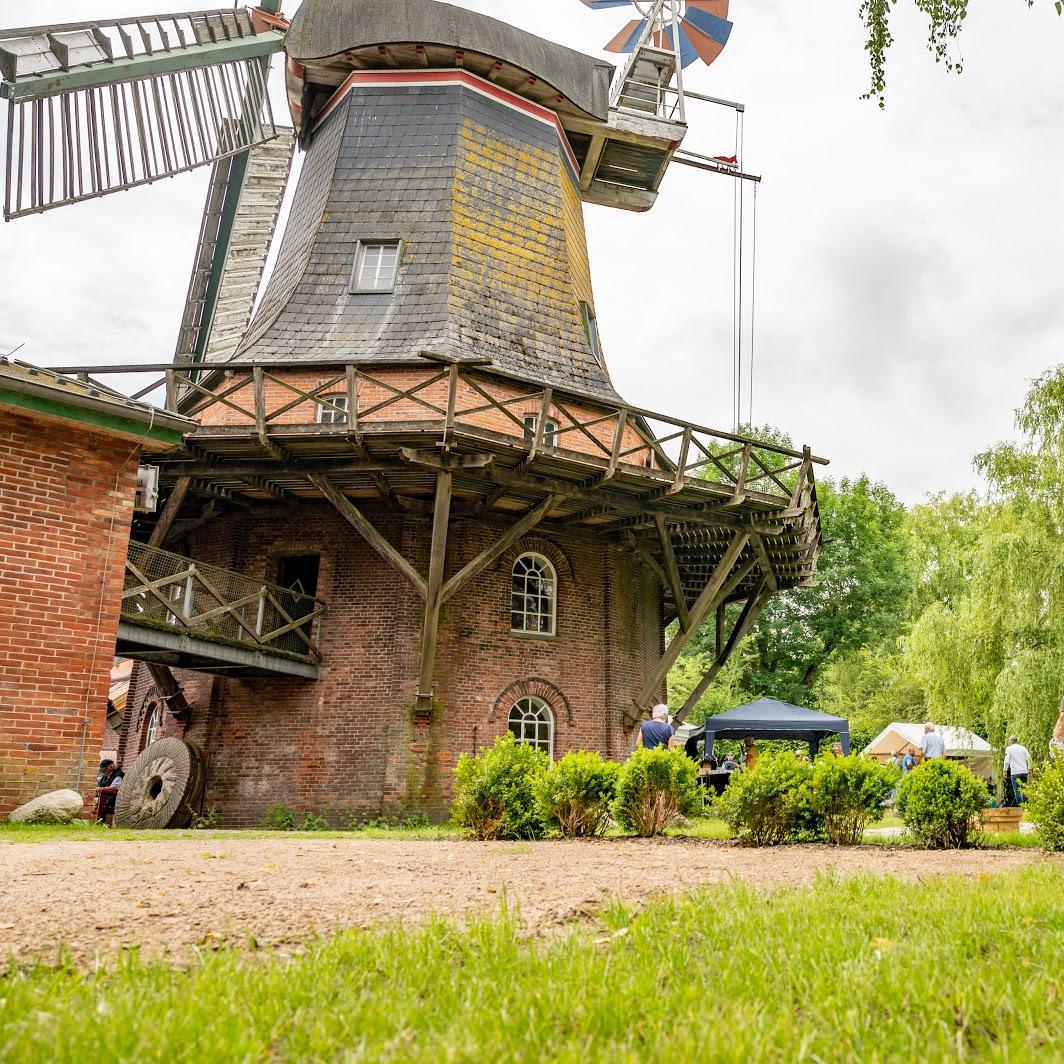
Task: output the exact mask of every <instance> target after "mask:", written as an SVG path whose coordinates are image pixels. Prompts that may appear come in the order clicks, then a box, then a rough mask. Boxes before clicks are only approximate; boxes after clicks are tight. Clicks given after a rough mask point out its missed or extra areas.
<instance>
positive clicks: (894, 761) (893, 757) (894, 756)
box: [887, 750, 901, 768]
mask: <svg viewBox="0 0 1064 1064" xmlns="http://www.w3.org/2000/svg"><path fill="white" fill-rule="evenodd" d="M887 764H888V765H893V766H894V767H895V768H901V757H900V756H899V755H898V751H897V750H891V752H890V758H889V760H888V761H887Z"/></svg>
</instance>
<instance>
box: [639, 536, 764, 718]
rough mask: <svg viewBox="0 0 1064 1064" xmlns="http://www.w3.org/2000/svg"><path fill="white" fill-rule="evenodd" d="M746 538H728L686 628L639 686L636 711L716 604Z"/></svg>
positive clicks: (652, 695)
mask: <svg viewBox="0 0 1064 1064" xmlns="http://www.w3.org/2000/svg"><path fill="white" fill-rule="evenodd" d="M749 539H750V533H749V532H738V533H736V535H735V536H734V538H733V539H732V541H731V543H730V544H729V546H728V549H727V550H726V551H725V552H724V557H723V558H721V560H720V562H718V564H717V567H716V568H715V569H714V570H713V575H712V576H711V577H710V578H709V582H708V583H707V584H706V586H705V587H704V588H703V589H702V593H701V594H700V595H699V596H698V598H697V599H696V600H695V604H694V605H693V606H692V607H691V610H690V616H689V620H690V627H688V628H687V629H686V630H685V629H683V628H681V629H680V631H678V632H677V633H676V635H675V636H674V637H673V639H672V642H671V643H669V645H668V646H667V647H666V648H665V653H664V654H663V655H662V656H661V660H660V661H659V662H658V664H657V666H656V667H655V669H654V672H653V673H652V674H651V676H650V677H649V678H648V680H647V682H646V683H645V684H644V685H643V689H642V690H641V691H640V692H639V698H638V699H637V701H636V706H637V708H638V709H639V710H640V712H642V711H643V710H644V709H646V708H647V706H649V705H650V703H651V701H652V700H653V699H654V698H655V696H656V695H657V693H658V691H659V690H660V689H661V685H662V683H663V682H664V680H665V677H666V676H667V675H668V674H669V669H671V668H672V666H673V665H674V664H675V663H676V659H677V658H678V657H679V656H680V651H681V650H683V648H684V647H685V646H687V641H688V640H689V639H690V638H691V636H692V635H693V634H694V633H695V632H696V631H697V630H698V629H699V627H700V626H701V624H702V622H703V621H704V620H705V619H706V617H708V616H709V613H710V610H712V609H714V608H715V607H716V605H717V596H718V595H719V594H720V592H721V590H722V589H723V588H724V585H725V581H726V580H727V579H728V575H729V574H730V573H731V571H732V567H733V566H734V565H735V563H736V562H737V561H738V560H739V556H740V555H741V554H742V553H743V550H744V549H745V547H746V544H747V542H748V541H749Z"/></svg>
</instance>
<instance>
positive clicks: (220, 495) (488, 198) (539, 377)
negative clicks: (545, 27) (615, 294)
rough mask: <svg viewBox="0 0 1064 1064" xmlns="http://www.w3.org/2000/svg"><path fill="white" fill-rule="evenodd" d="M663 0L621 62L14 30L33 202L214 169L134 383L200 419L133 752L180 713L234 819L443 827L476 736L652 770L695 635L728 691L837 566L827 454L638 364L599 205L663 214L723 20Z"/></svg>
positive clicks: (343, 38) (436, 14)
mask: <svg viewBox="0 0 1064 1064" xmlns="http://www.w3.org/2000/svg"><path fill="white" fill-rule="evenodd" d="M590 6H592V7H597V6H616V5H613V4H610V3H606V4H603V3H592V4H591V5H590ZM638 6H639V7H640V10H641V11H643V13H644V15H645V18H646V23H645V25H643V26H642V27H641V28H639V31H638V33H637V34H635V36H634V38H633V35H632V33H630V34H629V38H628V39H631V40H632V50H631V58H630V60H629V61H628V63H627V64H626V65H625V67H624V68H623V69H622V70H621V72H620V73H619V74H618V75H617V77H616V79H612V81H611V76H612V74H613V70H612V68H611V67H610V65H609V64H606V63H604V62H602V61H600V60H597V59H595V58H592V57H589V56H586V55H582V54H580V53H578V52H574V51H572V50H570V49H568V48H564V47H562V46H560V45H557V44H553V43H551V42H548V41H545V40H542V39H540V38H537V37H535V36H533V35H531V34H529V33H525V32H523V31H521V30H518V29H516V28H514V27H512V26H509V25H506V24H504V23H501V22H498V21H497V20H494V19H491V18H488V17H486V16H482V15H479V14H475V13H473V12H471V11H468V10H465V9H463V8H458V7H452V6H450V5H448V4H443V3H438V2H435V0H406V2H405V3H403V4H402V5H397V4H395V3H393V2H392V0H305V2H304V3H303V5H302V7H300V9H299V11H298V12H297V13H296V15H295V17H294V18H293V20H292V23H291V25H288V24H287V23H285V22H284V21H283V20H282V19H280V17H279V16H278V15H277V12H276V10H275V9H271V8H269V7H268V6H267V5H264V6H263V7H262V8H259V9H256V10H253V11H248V12H238V13H236V14H233V13H229V12H225V13H223V12H218V13H215V14H210V15H203V14H197V15H187V16H168V17H166V18H159V19H156V20H149V23H137V26H138V28H139V32H138V33H133V32H132V30H131V27H130V24H123V25H121V26H118V25H111V24H107V25H104V24H98V25H91V26H84V27H51V28H50V29H46V30H33V31H19V33H20V34H21V36H19V35H18V34H16V33H6V34H5V33H0V63H4V64H6V65H5V66H3V67H0V70H2V71H3V74H4V78H5V93H6V95H8V97H9V99H12V100H15V101H21V102H19V103H18V104H17V106H16V107H14V108H13V109H12V114H13V115H14V117H13V119H12V122H13V123H14V128H15V135H14V138H13V140H12V142H11V143H12V145H13V154H12V155H11V161H10V163H9V172H10V173H11V174H12V175H13V178H12V180H10V181H9V183H8V200H7V205H8V213H9V215H11V216H17V215H20V214H22V213H26V212H27V211H33V210H42V209H46V208H48V207H50V206H53V205H59V204H60V203H67V202H73V201H75V200H77V199H80V198H85V197H86V196H87V195H101V194H105V193H106V192H108V191H110V190H111V189H112V188H119V187H127V186H128V185H129V184H132V183H141V182H144V181H149V180H155V179H157V178H159V177H161V176H165V175H166V174H168V173H174V172H178V171H179V170H181V169H187V168H189V167H190V166H192V165H205V164H207V163H210V164H212V165H213V167H214V170H213V177H212V182H211V190H210V195H209V198H208V203H207V209H206V212H205V215H204V219H203V222H202V226H201V237H200V245H199V249H198V252H197V258H196V263H195V267H194V271H193V277H192V281H191V284H190V289H189V300H188V304H187V308H186V313H185V317H184V320H183V322H182V325H181V330H180V338H179V342H178V348H177V357H176V358H175V360H174V361H173V362H172V363H160V364H158V365H156V366H154V367H139V368H140V370H141V371H149V370H154V371H155V379H153V380H151V381H148V382H146V383H145V385H144V387H143V388H142V389H141V390H140V392H139V393H138V394H139V395H141V396H144V395H152V394H165V397H166V405H167V406H168V407H170V408H172V409H175V410H178V411H180V412H182V413H183V414H185V415H186V416H188V417H190V418H193V419H194V420H195V421H196V422H197V425H198V427H197V428H196V430H195V431H193V432H190V433H189V434H188V435H187V437H186V441H185V448H184V450H183V451H181V452H178V453H176V454H174V455H158V456H154V457H153V458H152V459H151V461H152V464H154V465H155V466H157V467H158V469H159V471H160V474H159V475H160V482H161V487H162V491H163V495H164V496H165V498H166V502H165V504H164V505H163V507H162V508H161V510H160V511H159V513H158V514H157V515H156V516H155V518H154V521H152V520H147V521H145V522H144V524H143V527H141V528H140V529H139V530H138V538H139V542H137V543H135V544H133V546H132V547H131V549H130V558H129V562H128V567H127V589H126V592H125V598H124V599H123V613H122V617H123V624H122V626H121V627H120V632H119V636H120V638H119V648H118V649H119V652H120V653H123V654H126V655H128V656H131V657H135V658H137V659H138V660H140V661H142V662H144V663H145V665H146V666H147V668H146V669H144V670H141V677H140V682H139V685H138V689H137V691H136V692H132V693H131V696H130V698H129V708H128V710H127V720H126V728H125V743H126V746H125V751H124V756H125V759H126V761H127V762H129V761H130V760H132V757H133V756H135V755H136V753H137V750H138V744H139V743H140V742H142V741H143V737H144V736H145V735H146V729H147V727H148V724H149V722H153V723H152V728H151V734H152V735H153V736H155V735H157V734H159V733H160V722H161V730H162V732H163V733H165V734H166V735H167V736H168V737H171V738H172V737H174V736H181V737H183V738H184V739H185V740H187V741H188V742H191V743H192V744H194V746H195V748H196V749H197V750H199V751H202V755H203V759H204V762H205V775H206V781H207V782H206V792H207V799H206V800H207V802H208V803H209V804H211V805H213V806H216V807H218V808H221V809H222V810H224V812H225V815H226V820H227V823H236V824H240V823H254V822H256V821H257V819H258V818H259V817H260V816H261V814H262V812H263V811H264V810H265V809H266V808H267V807H268V806H270V805H272V804H274V803H276V802H278V801H283V802H286V803H287V804H289V805H296V806H298V807H299V808H302V809H312V810H316V811H321V810H324V809H326V808H328V809H332V810H349V811H351V812H353V813H357V814H368V813H379V812H393V811H398V810H400V809H408V808H422V809H426V810H428V811H430V812H433V813H442V812H443V810H444V809H445V808H446V805H447V802H448V799H449V787H450V778H451V768H452V766H453V764H454V761H455V760H456V758H457V756H458V755H459V754H460V753H462V752H467V751H472V750H475V749H476V748H478V747H479V746H481V745H483V744H485V743H488V742H490V741H491V739H492V738H493V736H495V735H497V734H500V733H503V732H505V731H507V730H510V731H511V732H513V733H514V734H515V735H516V736H517V737H518V738H519V739H520V740H521V741H525V742H531V743H534V744H536V745H537V746H539V747H541V748H543V749H545V750H548V751H549V752H550V753H551V754H552V756H559V755H561V754H563V753H564V752H566V751H567V750H570V749H598V750H600V751H601V752H602V753H603V754H605V755H607V756H613V757H619V756H623V755H624V753H625V751H626V750H627V749H629V748H630V745H631V743H632V741H633V739H634V732H633V728H634V725H635V724H636V723H637V722H638V721H639V719H641V717H642V715H643V713H644V712H646V710H647V709H648V708H649V707H650V706H651V705H652V704H653V703H654V702H656V701H658V700H660V698H661V697H662V695H663V692H664V682H665V677H666V674H667V672H668V670H669V668H670V666H671V665H672V664H673V663H674V662H675V660H676V658H677V656H678V655H679V653H680V651H681V650H682V649H683V647H684V645H685V644H686V642H687V641H688V639H689V638H690V636H691V635H692V634H693V633H694V632H695V631H697V630H698V629H699V628H700V627H701V626H702V625H703V624H705V623H709V624H712V625H714V626H715V632H716V645H717V650H716V656H715V661H714V662H713V664H712V667H711V668H710V669H709V670H708V671H707V674H706V677H705V680H704V683H703V685H702V689H703V690H704V686H705V684H708V683H709V682H710V681H711V679H712V676H713V675H715V673H716V671H717V670H719V668H720V667H721V666H722V665H723V663H724V662H725V661H726V660H727V657H728V655H729V654H730V653H731V650H732V649H733V648H734V646H735V645H736V643H737V642H738V640H739V639H740V638H741V636H742V635H743V633H744V632H745V631H746V630H747V629H748V627H749V625H750V624H751V623H752V622H753V620H754V618H755V617H756V615H757V612H758V610H759V609H760V608H761V607H762V606H763V604H764V603H765V601H767V599H768V598H769V597H770V596H771V595H772V594H775V593H776V592H778V591H780V590H784V589H786V588H789V587H793V586H796V585H798V584H801V583H802V582H804V581H806V580H808V579H809V577H810V576H811V574H812V572H813V569H814V567H815V562H816V555H817V551H818V549H819V521H818V517H817V511H816V493H815V484H814V477H813V471H814V466H815V464H816V462H818V461H819V459H815V458H814V457H813V456H812V454H811V452H810V451H809V450H808V449H806V450H804V451H789V450H785V449H776V448H771V447H763V446H760V445H756V446H755V445H754V443H753V442H752V441H749V440H745V439H743V438H742V437H739V436H735V435H733V434H729V433H721V432H717V431H715V430H712V429H709V428H706V427H704V426H699V425H693V424H689V423H684V422H682V421H678V420H676V419H673V418H670V417H668V416H666V415H660V414H654V413H651V412H649V411H646V410H644V409H641V408H640V407H638V406H634V405H632V404H631V403H630V402H628V401H626V400H625V399H624V398H622V396H621V395H620V394H619V393H618V391H617V389H616V388H615V386H614V384H613V382H612V380H611V378H610V375H609V371H608V368H607V364H606V360H605V355H604V351H603V345H602V342H601V339H600V336H599V331H598V323H597V316H596V313H595V302H594V294H593V290H592V284H591V273H590V267H589V263H588V255H587V247H586V241H585V237H584V226H583V214H582V203H586V202H590V203H597V204H604V205H607V206H611V207H615V208H620V209H625V210H637V211H642V210H647V209H649V208H650V207H651V206H652V205H653V203H654V201H655V199H656V197H657V195H658V191H659V188H660V185H661V181H662V179H663V177H664V174H665V172H666V170H667V168H668V165H669V163H670V161H671V160H672V159H673V158H674V157H675V155H676V152H677V149H678V148H679V146H680V143H681V142H682V140H683V138H684V136H685V134H686V125H685V123H684V121H683V114H682V106H683V95H682V84H680V83H679V82H678V81H677V79H678V78H679V77H680V74H681V71H682V67H683V64H684V62H685V59H686V57H687V53H686V52H685V51H684V48H685V45H684V41H685V40H690V39H692V34H691V32H690V30H689V29H687V30H685V28H684V27H685V26H686V25H687V24H688V23H690V24H691V25H693V26H695V27H697V26H698V24H699V18H698V17H697V16H698V15H701V14H705V12H704V11H703V10H702V9H703V8H705V7H706V5H705V4H695V3H690V4H688V5H686V12H685V13H684V14H682V15H681V11H680V9H679V7H678V5H676V4H674V3H671V2H654V3H651V4H644V5H638ZM717 6H719V5H717ZM718 17H719V16H718ZM684 19H686V20H687V22H686V23H685V22H684ZM171 23H173V24H174V25H175V26H176V25H178V24H180V25H181V26H182V30H181V32H178V31H177V30H171V29H170V28H169V27H170V25H171ZM153 28H154V29H158V30H159V32H160V33H161V32H163V30H165V41H166V43H165V46H162V45H157V44H156V39H155V36H154V35H153V32H154V30H153ZM633 32H634V31H633ZM670 33H671V34H672V36H670ZM104 39H106V40H107V41H109V42H112V41H113V39H117V40H120V41H122V42H125V45H127V46H126V47H125V52H124V54H123V55H122V56H118V55H117V54H113V55H107V54H106V53H107V50H108V46H106V45H105V44H104V43H103V40H104ZM628 39H626V41H625V42H623V43H624V44H625V46H627V43H628ZM145 40H150V41H152V44H153V48H152V50H150V51H147V50H141V48H140V45H139V44H138V42H143V41H145ZM27 42H30V43H27ZM700 43H701V42H699V44H700ZM666 46H668V47H666ZM111 47H112V51H113V50H114V45H113V44H112V45H111ZM670 48H671V53H670V52H669V49H670ZM82 49H85V51H82ZM282 49H283V51H284V52H285V56H286V61H285V75H286V85H287V91H288V98H289V103H290V107H291V113H292V118H293V129H292V131H291V134H290V138H291V141H292V142H294V143H295V144H297V145H298V147H299V149H300V150H301V151H303V152H304V153H305V155H304V162H303V167H302V172H301V174H300V178H299V184H298V187H297V189H296V191H295V195H294V200H293V205H292V210H291V216H290V219H289V222H288V225H287V228H286V230H285V232H284V235H283V237H282V239H281V243H280V248H279V251H278V256H277V263H276V266H275V268H274V270H273V272H272V275H271V277H270V279H269V282H268V284H267V286H266V288H265V291H264V292H263V293H262V297H261V300H259V302H258V305H257V308H256V309H255V310H254V313H252V308H253V306H254V304H255V300H256V296H257V294H258V284H259V279H260V277H261V274H262V264H263V263H264V261H265V255H266V249H267V247H268V243H269V239H268V238H269V236H271V235H272V232H271V231H272V228H273V224H274V219H275V218H276V211H277V207H278V204H279V202H280V194H281V188H282V187H283V176H284V172H285V170H286V169H287V165H288V156H289V152H290V148H289V140H288V139H287V137H286V134H284V133H283V132H281V131H280V130H277V128H276V127H275V126H274V125H273V119H272V117H271V116H270V114H269V110H268V100H267V97H266V95H265V92H264V88H263V82H264V77H263V63H264V61H265V57H267V56H268V55H270V54H271V53H272V52H274V51H279V50H282ZM696 51H697V48H696ZM670 54H671V59H670V58H669V55H670ZM12 56H14V57H15V58H14V59H12V58H11V57H12ZM26 56H30V57H31V58H30V60H27V59H26V58H25V57H26ZM647 64H649V67H648V66H647ZM648 70H650V71H651V73H652V80H653V81H654V84H655V86H656V88H655V90H654V92H655V94H656V95H655V96H654V99H653V100H651V99H650V97H649V96H647V95H646V94H645V92H644V89H642V88H641V89H639V90H638V93H643V95H639V94H638V93H637V82H638V84H639V85H643V86H644V87H645V85H646V84H647V83H646V81H645V79H646V78H647V76H648ZM208 86H210V88H208ZM78 94H82V95H80V96H79V95H78ZM157 101H159V102H158V103H157ZM223 103H224V104H227V105H228V108H226V107H223ZM145 113H147V114H148V116H149V117H148V119H145V120H144V121H141V119H142V118H143V116H144V114H145ZM64 115H66V116H68V118H67V119H64V118H63V116H64ZM86 115H87V116H88V118H87V119H86V118H85V116H86ZM109 115H110V116H111V117H108V116H109ZM130 115H132V116H133V117H132V120H129V116H130ZM152 115H154V116H155V117H154V118H151V116H152ZM57 116H58V117H57ZM69 116H72V117H73V126H71V121H70V117H69ZM116 116H117V117H116ZM86 121H87V122H88V125H87V126H86V124H85V123H86ZM64 122H65V123H66V124H65V125H64ZM197 122H198V123H199V125H197V124H196V123H197ZM71 128H72V129H73V130H74V132H73V133H72V134H70V135H67V134H66V133H65V132H64V130H68V129H71ZM275 132H276V136H275ZM201 134H202V135H201ZM42 143H48V144H52V145H55V146H54V147H52V148H49V149H47V150H42V149H41V147H40V145H41V144H42ZM34 144H37V145H38V147H37V148H34V147H33V145H34ZM152 145H154V149H155V153H154V154H153V152H152ZM185 147H187V148H188V152H186V151H185ZM145 157H148V158H150V160H151V163H152V165H151V166H150V167H149V166H148V165H147V163H145V162H144V159H145ZM123 158H124V159H125V163H124V167H123V165H122V164H121V163H120V161H119V160H120V159H123ZM105 160H106V161H107V162H106V165H105V162H104V161H105ZM130 160H133V161H132V162H130ZM86 161H87V162H88V163H89V172H90V175H97V176H94V177H92V180H91V181H90V184H89V185H88V186H85V185H84V184H83V183H82V181H81V178H80V177H79V176H77V175H79V174H83V173H84V169H85V163H86ZM79 166H80V170H79ZM108 174H110V177H108ZM20 180H21V184H20ZM123 182H124V183H123ZM12 190H13V191H12ZM129 370H130V367H95V368H93V367H69V371H70V372H72V373H80V374H81V375H82V376H83V377H84V378H87V379H88V380H89V381H90V382H101V381H103V380H104V379H105V377H106V374H107V373H108V372H116V371H122V372H127V373H128V372H129ZM160 374H161V376H160ZM99 386H100V387H106V385H105V384H100V385H99ZM152 389H160V390H161V391H160V392H158V393H153V391H152ZM673 620H675V621H677V622H678V633H677V634H676V635H675V636H674V637H673V638H672V640H671V641H669V642H668V645H667V646H666V645H665V628H666V626H667V625H669V624H671V623H672V621H673ZM149 672H150V675H149ZM696 700H697V698H695V699H694V701H696ZM692 704H693V701H692ZM686 709H687V707H684V712H686Z"/></svg>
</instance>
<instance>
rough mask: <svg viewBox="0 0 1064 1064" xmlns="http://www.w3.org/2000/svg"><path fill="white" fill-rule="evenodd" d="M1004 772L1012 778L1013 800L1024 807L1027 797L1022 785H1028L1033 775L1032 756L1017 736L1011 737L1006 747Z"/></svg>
mask: <svg viewBox="0 0 1064 1064" xmlns="http://www.w3.org/2000/svg"><path fill="white" fill-rule="evenodd" d="M1004 771H1005V772H1006V773H1008V774H1009V775H1010V776H1011V777H1012V797H1013V799H1014V800H1015V802H1016V804H1017V805H1023V803H1024V802H1026V801H1027V797H1026V795H1025V794H1024V793H1023V788H1022V787H1021V786H1020V784H1021V783H1022V784H1026V783H1027V777H1028V776H1029V775H1030V773H1031V755H1030V753H1029V752H1028V750H1027V747H1026V746H1022V745H1021V744H1020V740H1019V739H1017V738H1016V736H1015V735H1010V736H1009V745H1008V746H1006V747H1005V764H1004Z"/></svg>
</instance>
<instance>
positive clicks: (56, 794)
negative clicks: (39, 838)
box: [7, 791, 85, 824]
mask: <svg viewBox="0 0 1064 1064" xmlns="http://www.w3.org/2000/svg"><path fill="white" fill-rule="evenodd" d="M84 805H85V800H84V799H83V798H82V797H81V795H80V794H78V792H77V791H49V793H48V794H42V795H41V796H40V797H39V798H34V799H33V801H31V802H27V803H26V804H25V805H20V806H19V807H18V809H16V810H15V811H14V812H12V813H10V814H9V815H8V818H7V819H8V820H9V821H10V822H11V823H12V824H70V823H72V822H73V821H74V818H75V817H76V816H77V815H78V814H79V813H80V812H81V810H82V809H83V808H84Z"/></svg>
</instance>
